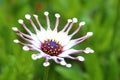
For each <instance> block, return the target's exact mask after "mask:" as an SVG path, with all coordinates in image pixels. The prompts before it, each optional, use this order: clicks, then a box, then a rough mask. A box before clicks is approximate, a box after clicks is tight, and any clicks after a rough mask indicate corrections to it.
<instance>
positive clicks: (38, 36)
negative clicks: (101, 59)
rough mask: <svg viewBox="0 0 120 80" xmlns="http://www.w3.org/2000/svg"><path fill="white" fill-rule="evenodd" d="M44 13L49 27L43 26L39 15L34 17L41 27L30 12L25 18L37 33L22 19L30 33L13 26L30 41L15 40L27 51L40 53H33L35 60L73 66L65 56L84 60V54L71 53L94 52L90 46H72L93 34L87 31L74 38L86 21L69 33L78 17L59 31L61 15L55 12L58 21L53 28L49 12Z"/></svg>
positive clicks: (19, 34) (45, 63) (44, 64)
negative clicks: (78, 47) (82, 48)
mask: <svg viewBox="0 0 120 80" xmlns="http://www.w3.org/2000/svg"><path fill="white" fill-rule="evenodd" d="M44 15H45V16H46V22H47V29H44V28H43V27H42V25H41V23H40V21H39V20H38V16H37V15H33V17H34V19H35V20H36V22H37V23H38V25H39V28H40V29H38V28H37V27H36V25H35V24H34V22H33V20H32V19H31V16H30V15H29V14H26V15H25V18H26V19H27V20H28V21H29V22H30V24H31V26H32V27H33V29H34V31H35V33H33V32H31V31H30V30H29V29H28V27H27V26H26V25H25V24H24V21H23V20H22V19H19V20H18V23H19V24H21V25H22V27H23V28H24V29H25V30H26V32H27V33H28V34H25V33H23V32H21V31H20V30H19V29H18V28H16V27H13V28H12V30H13V31H15V32H16V33H17V35H18V36H19V37H21V38H22V39H23V40H25V41H26V42H28V43H23V42H21V41H19V40H17V39H15V40H14V42H15V43H18V44H21V45H23V49H24V50H25V51H28V50H33V51H37V52H38V54H32V59H33V60H37V59H40V58H45V62H44V63H43V66H49V65H50V63H49V60H50V59H52V60H54V61H55V62H56V63H57V64H61V65H63V66H66V67H71V66H72V65H71V64H69V63H67V62H66V61H65V59H64V58H70V59H73V60H79V61H84V60H85V59H84V57H82V56H77V57H73V56H71V55H72V54H77V53H83V52H84V53H87V54H88V53H93V52H94V51H93V50H92V49H90V48H89V47H87V48H86V49H84V50H76V49H73V48H72V47H73V46H75V45H77V44H79V43H81V42H83V41H84V40H86V39H87V38H89V37H91V36H92V35H93V33H92V32H87V34H86V35H85V36H83V37H80V38H77V39H72V37H73V36H74V35H75V34H76V33H77V32H78V31H79V30H80V28H81V27H82V26H84V25H85V22H84V21H83V22H80V23H79V26H78V28H77V29H76V30H75V31H74V32H73V33H72V34H69V31H70V30H71V28H72V26H73V24H75V23H77V18H73V19H68V21H67V23H66V25H65V26H64V27H63V29H62V30H60V31H58V25H59V18H60V15H59V14H58V13H57V14H55V17H56V22H55V27H54V29H53V30H52V29H51V27H50V20H49V16H48V15H49V13H48V12H44Z"/></svg>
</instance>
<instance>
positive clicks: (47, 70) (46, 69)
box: [43, 66, 50, 80]
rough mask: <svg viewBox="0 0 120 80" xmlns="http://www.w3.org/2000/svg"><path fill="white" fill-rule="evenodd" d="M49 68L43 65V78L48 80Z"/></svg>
mask: <svg viewBox="0 0 120 80" xmlns="http://www.w3.org/2000/svg"><path fill="white" fill-rule="evenodd" d="M49 69H50V66H48V67H45V70H44V76H43V80H48V74H49Z"/></svg>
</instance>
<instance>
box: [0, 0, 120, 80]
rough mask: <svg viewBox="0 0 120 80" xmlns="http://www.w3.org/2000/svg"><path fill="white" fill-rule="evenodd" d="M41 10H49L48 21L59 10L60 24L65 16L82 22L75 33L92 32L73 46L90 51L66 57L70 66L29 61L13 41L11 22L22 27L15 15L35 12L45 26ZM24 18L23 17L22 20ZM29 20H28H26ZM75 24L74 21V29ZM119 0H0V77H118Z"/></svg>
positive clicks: (20, 79) (97, 79)
mask: <svg viewBox="0 0 120 80" xmlns="http://www.w3.org/2000/svg"><path fill="white" fill-rule="evenodd" d="M44 11H49V12H50V20H51V25H54V21H55V17H54V14H55V13H56V12H57V13H60V14H61V18H60V26H59V27H60V28H62V27H63V26H64V25H65V23H66V20H67V19H68V18H73V17H76V18H78V21H79V22H80V21H86V25H85V26H84V27H83V28H82V29H81V31H79V33H78V34H77V35H76V36H75V37H80V36H83V35H85V34H86V33H87V32H88V31H92V32H94V36H92V37H91V38H89V39H88V40H86V41H84V42H83V43H81V44H79V45H77V46H75V48H76V49H84V48H85V47H88V46H89V47H91V48H92V49H94V50H95V53H94V54H88V55H87V54H84V53H83V54H79V55H82V56H84V57H85V59H86V60H85V61H84V62H79V61H73V60H67V62H69V63H72V64H73V66H72V68H66V67H63V66H60V65H57V64H56V63H54V62H53V61H51V65H50V67H47V68H45V67H43V61H44V59H40V60H36V61H33V60H32V59H31V54H33V53H37V52H30V51H28V52H25V51H23V50H22V46H21V45H18V44H14V43H13V40H14V39H16V38H18V37H17V36H16V35H15V33H14V32H13V31H12V30H11V28H12V27H13V26H16V27H18V28H19V29H20V30H22V31H24V30H23V29H22V27H21V26H20V25H19V24H18V22H17V20H18V19H20V18H21V19H25V18H24V15H25V14H26V13H29V14H31V15H32V14H37V15H39V19H40V21H41V23H42V25H43V26H46V23H45V22H46V21H45V16H44V15H43V12H44ZM26 21H27V20H26ZM27 24H29V23H27ZM77 26H78V23H77V24H75V27H74V28H73V29H72V30H74V29H75V28H76V27H77ZM119 61H120V0H0V80H120V63H119Z"/></svg>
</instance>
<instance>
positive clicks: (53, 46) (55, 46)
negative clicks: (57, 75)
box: [41, 39, 62, 56]
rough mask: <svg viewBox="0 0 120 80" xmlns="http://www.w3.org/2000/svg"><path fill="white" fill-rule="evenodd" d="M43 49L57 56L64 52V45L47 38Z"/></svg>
mask: <svg viewBox="0 0 120 80" xmlns="http://www.w3.org/2000/svg"><path fill="white" fill-rule="evenodd" d="M41 50H42V51H43V52H44V53H46V54H49V55H51V56H57V55H59V54H60V53H61V52H62V46H61V45H60V44H59V42H56V41H55V40H49V39H48V40H45V41H44V43H42V46H41Z"/></svg>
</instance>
